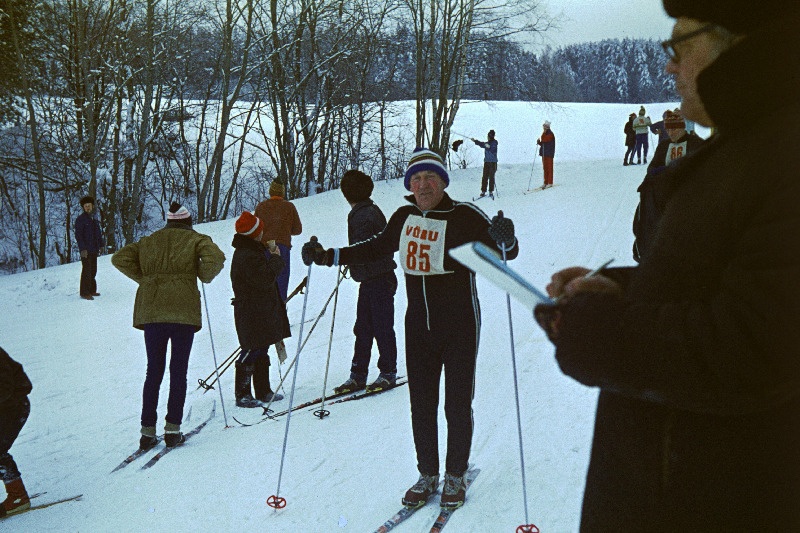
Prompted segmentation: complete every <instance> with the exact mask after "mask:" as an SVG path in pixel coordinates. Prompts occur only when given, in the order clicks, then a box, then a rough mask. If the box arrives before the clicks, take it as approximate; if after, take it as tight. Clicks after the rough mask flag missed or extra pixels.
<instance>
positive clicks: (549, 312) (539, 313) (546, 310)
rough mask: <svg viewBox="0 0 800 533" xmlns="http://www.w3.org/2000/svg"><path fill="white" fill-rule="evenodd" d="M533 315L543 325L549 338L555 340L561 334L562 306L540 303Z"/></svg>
mask: <svg viewBox="0 0 800 533" xmlns="http://www.w3.org/2000/svg"><path fill="white" fill-rule="evenodd" d="M533 317H534V318H535V319H536V322H538V323H539V325H540V326H541V327H542V329H543V330H544V332H545V333H547V338H548V339H550V340H551V341H553V342H555V341H557V340H558V339H559V337H560V336H561V332H560V331H559V326H560V325H561V308H560V307H559V306H558V305H552V304H539V305H537V306H536V307H535V308H534V310H533Z"/></svg>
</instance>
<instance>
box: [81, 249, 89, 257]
mask: <svg viewBox="0 0 800 533" xmlns="http://www.w3.org/2000/svg"><path fill="white" fill-rule="evenodd" d="M87 257H89V250H81V259H86V258H87Z"/></svg>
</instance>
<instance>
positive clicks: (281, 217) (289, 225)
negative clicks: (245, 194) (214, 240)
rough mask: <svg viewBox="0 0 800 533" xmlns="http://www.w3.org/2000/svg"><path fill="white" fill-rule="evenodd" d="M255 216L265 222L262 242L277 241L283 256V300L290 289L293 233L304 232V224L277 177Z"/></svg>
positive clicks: (279, 277)
mask: <svg viewBox="0 0 800 533" xmlns="http://www.w3.org/2000/svg"><path fill="white" fill-rule="evenodd" d="M254 214H255V216H257V217H258V218H259V219H261V220H262V221H263V222H264V235H263V236H262V237H261V243H262V244H263V245H264V246H267V247H268V243H269V241H275V244H276V245H277V246H278V248H279V249H280V252H281V257H282V258H283V262H284V268H283V270H282V271H281V273H280V275H278V292H279V293H280V295H281V298H283V300H284V301H285V300H286V294H287V292H288V289H289V270H290V265H291V261H289V250H290V249H291V248H292V235H300V234H301V233H303V224H302V222H300V215H298V214H297V208H295V206H294V204H292V202H290V201H288V200H286V187H284V185H283V182H281V181H280V180H279V179H276V180H275V181H273V182H272V184H271V185H270V186H269V198H267V199H266V200H264V201H262V202H261V203H259V204H258V205H257V206H256V210H255V213H254Z"/></svg>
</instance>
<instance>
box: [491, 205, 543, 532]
mask: <svg viewBox="0 0 800 533" xmlns="http://www.w3.org/2000/svg"><path fill="white" fill-rule="evenodd" d="M497 216H498V217H500V218H502V217H503V212H502V211H498V212H497ZM498 244H499V245H500V250H501V251H502V252H503V264H504V265H505V264H507V263H508V261H507V260H506V245H505V243H503V242H500V243H498ZM506 307H507V308H508V331H509V336H510V339H511V367H512V368H513V370H514V400H515V402H516V406H517V435H518V437H519V462H520V471H521V472H522V500H523V505H524V508H525V524H524V525H520V526H519V527H518V528H517V531H518V532H520V533H523V532H532V531H534V529H533V528H536V526H535V525H533V524H531V523H530V522H528V489H527V486H528V485H527V482H526V481H525V452H524V448H523V444H522V419H521V417H520V409H519V385H518V380H517V356H516V350H515V348H514V323H513V321H512V319H511V295H510V294H509V293H506ZM535 531H538V528H536V529H535Z"/></svg>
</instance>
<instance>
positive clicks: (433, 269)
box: [400, 215, 450, 276]
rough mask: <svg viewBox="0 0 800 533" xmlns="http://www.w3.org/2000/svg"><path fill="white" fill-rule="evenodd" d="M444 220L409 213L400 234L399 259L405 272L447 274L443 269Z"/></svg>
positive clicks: (419, 274)
mask: <svg viewBox="0 0 800 533" xmlns="http://www.w3.org/2000/svg"><path fill="white" fill-rule="evenodd" d="M446 230H447V221H446V220H434V219H431V218H425V217H421V216H419V215H409V216H408V218H407V219H406V222H405V224H404V225H403V231H402V232H401V234H400V261H401V262H402V264H403V270H404V271H405V272H406V274H411V275H414V276H427V275H429V274H449V273H450V272H449V271H447V270H445V269H444V234H445V231H446Z"/></svg>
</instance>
